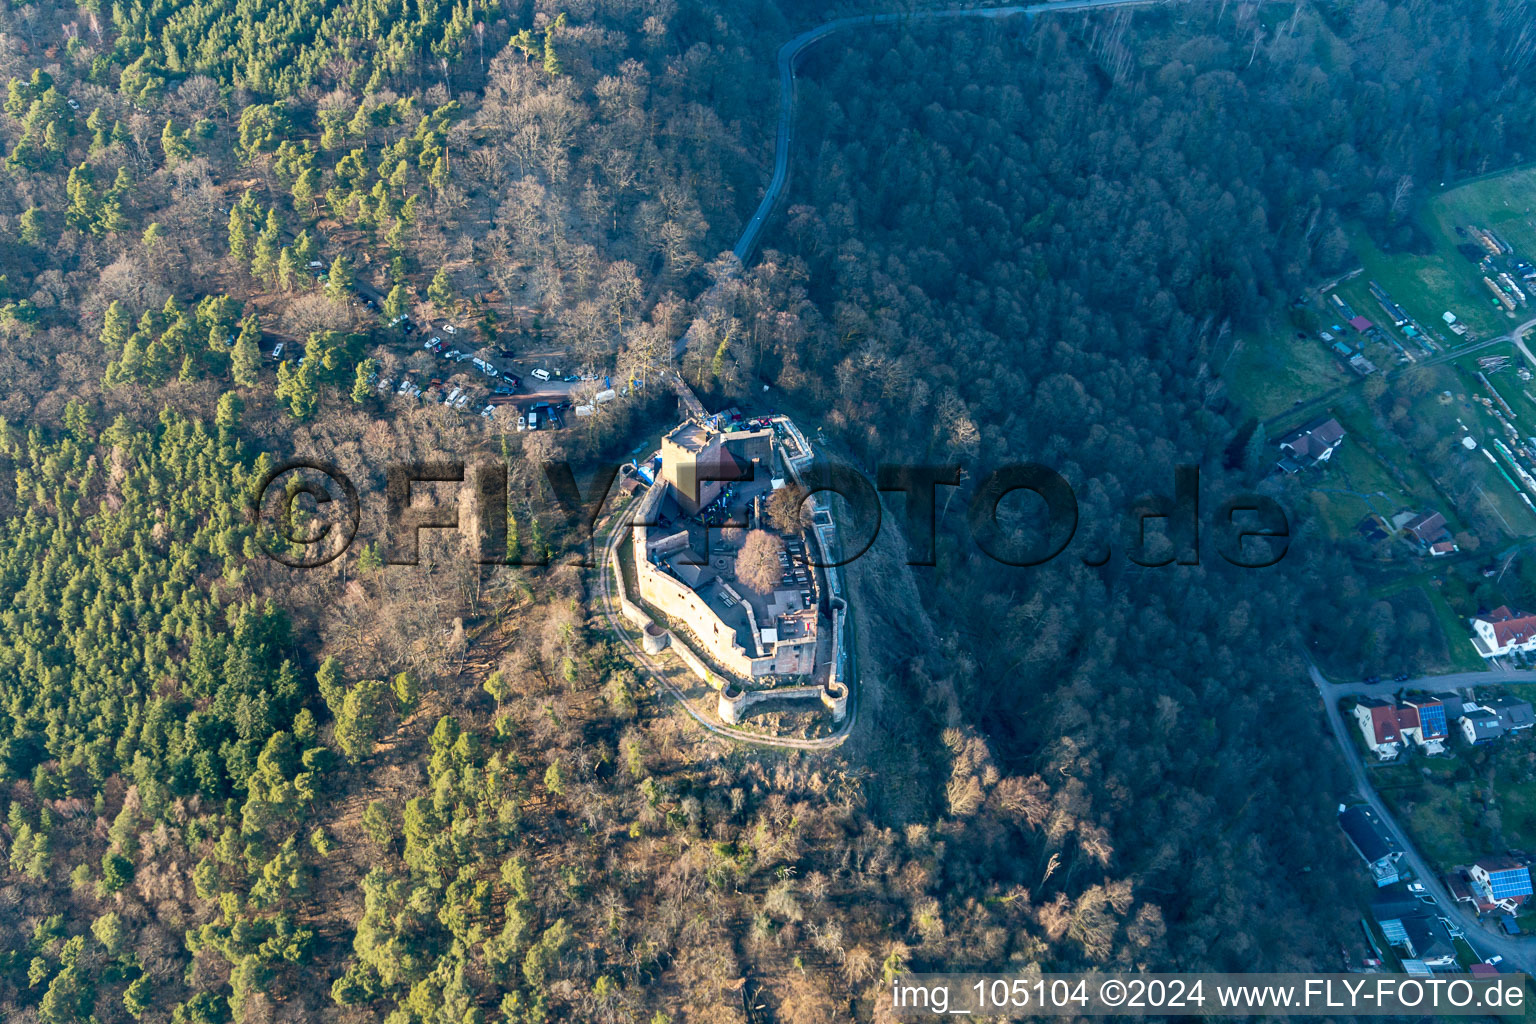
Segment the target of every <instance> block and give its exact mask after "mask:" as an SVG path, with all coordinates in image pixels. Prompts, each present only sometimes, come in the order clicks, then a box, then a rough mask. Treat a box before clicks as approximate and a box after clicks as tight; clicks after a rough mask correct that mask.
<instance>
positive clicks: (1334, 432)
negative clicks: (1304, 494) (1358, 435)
mask: <svg viewBox="0 0 1536 1024" xmlns="http://www.w3.org/2000/svg"><path fill="white" fill-rule="evenodd" d="M1343 442H1344V428H1343V427H1342V426H1340V425H1339V421H1338V420H1336V419H1334V418H1333V417H1331V416H1319V417H1318V418H1317V419H1315V420H1311V421H1309V422H1307V423H1303V424H1302V425H1301V426H1299V427H1297V428H1296V429H1295V430H1293V431H1291V432H1290V433H1289V434H1286V435H1285V436H1284V437H1282V438H1280V442H1279V444H1280V461H1279V462H1278V463H1276V465H1277V466H1278V467H1279V468H1280V470H1281V471H1282V472H1285V473H1298V472H1300V471H1301V470H1303V469H1307V468H1308V467H1310V466H1315V465H1317V464H1318V463H1320V462H1327V461H1328V460H1329V459H1330V458H1332V457H1333V453H1334V450H1335V449H1337V448H1338V447H1339V445H1340V444H1342V443H1343Z"/></svg>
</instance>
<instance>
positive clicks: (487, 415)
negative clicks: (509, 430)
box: [480, 405, 496, 419]
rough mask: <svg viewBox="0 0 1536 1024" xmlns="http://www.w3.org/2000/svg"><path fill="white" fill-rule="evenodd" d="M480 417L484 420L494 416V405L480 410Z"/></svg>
mask: <svg viewBox="0 0 1536 1024" xmlns="http://www.w3.org/2000/svg"><path fill="white" fill-rule="evenodd" d="M480 415H481V416H484V417H485V418H486V419H491V418H492V417H493V416H495V415H496V407H495V406H494V405H488V406H486V407H485V408H484V409H481V410H480Z"/></svg>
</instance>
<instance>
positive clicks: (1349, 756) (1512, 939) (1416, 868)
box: [1310, 665, 1536, 974]
mask: <svg viewBox="0 0 1536 1024" xmlns="http://www.w3.org/2000/svg"><path fill="white" fill-rule="evenodd" d="M1310 672H1311V673H1312V682H1313V684H1314V685H1316V687H1317V690H1318V693H1319V694H1320V695H1321V696H1322V698H1323V711H1324V714H1326V715H1327V717H1328V727H1329V729H1331V730H1332V732H1333V738H1334V741H1335V742H1336V743H1338V745H1339V751H1340V752H1341V753H1342V754H1343V755H1344V761H1345V763H1346V764H1348V765H1349V771H1350V774H1351V775H1352V776H1353V777H1354V780H1355V789H1356V791H1357V792H1358V793H1359V794H1360V798H1361V799H1362V800H1364V801H1365V802H1366V803H1367V804H1368V805H1370V808H1371V809H1372V810H1373V811H1375V812H1376V813H1377V815H1379V816H1380V818H1381V822H1382V824H1383V825H1384V826H1386V829H1387V831H1389V832H1391V833H1392V836H1393V837H1394V838H1395V839H1396V840H1397V844H1398V845H1399V846H1400V847H1402V849H1403V859H1404V860H1406V861H1407V862H1408V866H1409V867H1411V868H1412V869H1413V873H1414V874H1415V875H1417V876H1418V881H1420V882H1422V883H1423V884H1424V888H1425V889H1426V890H1428V892H1429V895H1431V896H1433V897H1434V900H1435V904H1436V906H1437V908H1438V909H1439V911H1440V916H1441V917H1443V918H1445V919H1446V920H1447V921H1449V922H1451V923H1452V924H1453V925H1455V926H1457V927H1459V928H1461V929H1462V930H1463V931H1465V932H1466V935H1467V940H1468V941H1469V942H1470V943H1471V945H1472V948H1473V949H1474V950H1475V951H1476V952H1477V953H1478V954H1479V955H1480V956H1482V957H1483V958H1485V959H1486V958H1487V957H1488V956H1489V955H1490V954H1493V953H1497V954H1499V955H1500V956H1502V957H1503V958H1504V959H1505V961H1507V964H1506V966H1508V967H1511V968H1514V969H1515V970H1519V971H1524V972H1525V973H1527V974H1532V973H1536V937H1531V936H1520V937H1516V936H1513V935H1505V934H1504V932H1503V931H1502V930H1500V929H1499V926H1498V925H1497V924H1495V923H1493V922H1491V921H1482V920H1479V919H1478V916H1477V914H1476V913H1475V912H1474V911H1473V910H1472V909H1471V908H1470V907H1469V906H1468V905H1467V904H1465V903H1459V902H1457V901H1456V900H1455V899H1453V898H1452V897H1451V894H1450V893H1449V892H1447V891H1446V888H1445V885H1444V884H1443V883H1442V882H1441V880H1440V876H1439V875H1438V874H1436V873H1435V872H1434V871H1432V870H1431V869H1430V866H1429V862H1428V861H1426V860H1425V859H1424V856H1423V855H1422V854H1421V853H1419V851H1418V848H1417V847H1416V846H1414V845H1413V841H1412V839H1411V838H1410V837H1409V835H1408V833H1407V832H1405V831H1403V829H1402V827H1401V826H1399V825H1398V823H1397V820H1396V819H1395V818H1393V817H1392V812H1391V811H1389V810H1388V809H1387V805H1386V804H1385V803H1383V802H1382V799H1381V797H1380V796H1379V795H1378V794H1377V793H1376V789H1375V787H1374V786H1372V785H1371V780H1370V775H1369V773H1368V772H1367V771H1366V767H1365V762H1364V760H1363V759H1362V758H1361V756H1360V752H1359V750H1358V749H1356V747H1355V745H1354V743H1353V741H1352V740H1351V739H1350V736H1349V730H1350V729H1351V728H1352V726H1351V725H1350V724H1349V723H1346V722H1345V720H1344V715H1343V713H1342V712H1341V711H1340V710H1339V698H1340V697H1343V696H1346V695H1350V694H1354V695H1359V696H1390V695H1391V694H1392V693H1394V692H1395V691H1396V690H1399V689H1404V688H1407V689H1418V690H1445V689H1450V688H1455V687H1460V686H1471V685H1473V684H1475V683H1488V682H1499V681H1502V680H1505V679H1506V677H1508V676H1511V675H1524V676H1526V678H1527V679H1528V678H1529V677H1528V674H1525V673H1505V672H1459V673H1454V674H1451V675H1444V676H1421V677H1419V678H1417V679H1410V680H1408V681H1406V682H1402V683H1369V684H1367V683H1330V682H1329V681H1328V680H1326V679H1324V678H1323V675H1322V673H1320V672H1319V671H1318V670H1317V666H1315V665H1313V666H1311V667H1310Z"/></svg>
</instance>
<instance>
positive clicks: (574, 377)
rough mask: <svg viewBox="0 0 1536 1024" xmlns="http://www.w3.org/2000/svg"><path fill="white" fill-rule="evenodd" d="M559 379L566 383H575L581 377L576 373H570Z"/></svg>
mask: <svg viewBox="0 0 1536 1024" xmlns="http://www.w3.org/2000/svg"><path fill="white" fill-rule="evenodd" d="M560 379H561V380H563V381H564V382H565V383H567V384H575V383H576V382H577V381H579V380H581V377H580V375H578V374H574V373H571V374H567V375H566V376H564V377H561V378H560Z"/></svg>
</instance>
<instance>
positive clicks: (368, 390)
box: [352, 359, 379, 405]
mask: <svg viewBox="0 0 1536 1024" xmlns="http://www.w3.org/2000/svg"><path fill="white" fill-rule="evenodd" d="M378 375H379V374H378V364H377V363H375V362H374V361H373V360H372V359H364V360H363V361H362V362H360V363H358V364H357V374H356V377H355V379H354V380H353V382H352V401H353V402H354V403H356V404H357V405H362V404H363V403H364V402H366V401H368V397H369V396H370V395H372V394H373V382H374V381H375V380H377V379H378Z"/></svg>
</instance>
